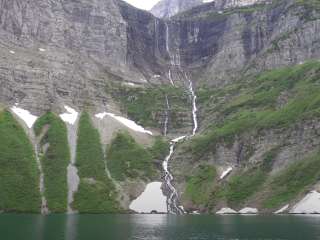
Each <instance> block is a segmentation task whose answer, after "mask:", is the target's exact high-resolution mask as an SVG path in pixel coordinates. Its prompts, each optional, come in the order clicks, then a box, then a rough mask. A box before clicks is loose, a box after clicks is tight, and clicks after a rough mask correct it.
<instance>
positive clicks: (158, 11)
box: [150, 0, 270, 18]
mask: <svg viewBox="0 0 320 240" xmlns="http://www.w3.org/2000/svg"><path fill="white" fill-rule="evenodd" d="M267 2H268V3H269V2H270V1H269V0H161V1H160V2H158V3H157V4H156V5H155V6H154V7H153V8H152V9H151V10H150V11H151V13H152V14H153V15H154V16H156V17H158V18H170V17H172V16H174V15H176V14H178V13H181V12H184V11H187V10H190V9H192V8H193V7H196V6H199V5H202V4H204V5H206V3H208V5H214V6H215V7H216V8H217V9H218V10H220V11H221V10H224V9H227V8H234V7H243V6H249V5H254V4H259V3H267Z"/></svg>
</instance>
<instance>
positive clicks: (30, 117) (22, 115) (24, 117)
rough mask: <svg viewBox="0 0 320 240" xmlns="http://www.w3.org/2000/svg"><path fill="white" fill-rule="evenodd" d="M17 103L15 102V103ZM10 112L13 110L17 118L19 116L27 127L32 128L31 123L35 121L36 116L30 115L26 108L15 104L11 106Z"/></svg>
mask: <svg viewBox="0 0 320 240" xmlns="http://www.w3.org/2000/svg"><path fill="white" fill-rule="evenodd" d="M16 105H17V104H16ZM11 110H12V112H14V113H15V114H16V115H17V116H18V117H19V118H21V119H22V120H23V121H24V122H25V123H26V125H27V126H28V128H32V126H33V124H34V123H35V122H36V121H37V119H38V117H37V116H35V115H32V114H31V113H30V112H29V111H28V110H25V109H22V108H19V107H17V106H13V107H12V108H11Z"/></svg>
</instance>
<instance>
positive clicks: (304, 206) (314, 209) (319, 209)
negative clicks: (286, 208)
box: [290, 191, 320, 214]
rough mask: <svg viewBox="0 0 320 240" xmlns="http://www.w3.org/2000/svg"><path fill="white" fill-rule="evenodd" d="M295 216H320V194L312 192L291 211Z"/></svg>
mask: <svg viewBox="0 0 320 240" xmlns="http://www.w3.org/2000/svg"><path fill="white" fill-rule="evenodd" d="M290 213H293V214H320V193H319V192H317V191H312V192H311V193H309V194H308V195H307V196H306V197H305V198H304V199H302V200H301V201H300V202H299V203H297V204H296V205H295V206H294V207H293V208H292V209H291V211H290Z"/></svg>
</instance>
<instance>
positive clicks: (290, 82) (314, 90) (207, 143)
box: [190, 62, 320, 156]
mask: <svg viewBox="0 0 320 240" xmlns="http://www.w3.org/2000/svg"><path fill="white" fill-rule="evenodd" d="M319 76H320V63H319V62H308V63H306V64H303V65H298V66H295V67H289V68H283V69H279V70H273V71H269V72H267V73H264V74H262V75H260V76H258V77H252V78H251V79H247V80H246V81H242V82H241V83H238V84H237V85H236V87H230V86H228V87H226V89H224V90H222V91H223V92H224V93H225V94H226V95H228V94H229V95H230V96H233V97H231V100H230V101H228V102H227V103H222V104H219V102H215V99H218V97H217V95H212V96H213V99H211V98H210V97H209V96H208V95H209V94H205V93H203V92H202V94H201V95H202V97H201V98H200V99H201V100H202V101H203V104H204V105H206V104H207V105H209V104H210V103H207V102H206V101H207V100H206V99H210V101H211V102H213V103H214V104H215V110H217V111H218V113H220V118H221V119H219V121H216V123H215V124H213V125H212V126H211V127H210V128H209V129H208V131H207V132H206V134H204V135H202V136H200V137H198V138H195V139H194V140H193V141H192V143H191V145H190V147H191V150H192V152H193V154H194V155H196V156H202V155H203V154H205V153H207V152H208V151H215V147H216V144H217V143H218V142H226V143H232V142H233V141H234V137H235V136H237V135H241V134H242V133H245V132H251V133H252V134H255V133H258V132H259V131H261V130H264V129H274V128H277V129H286V128H289V127H290V126H292V124H294V123H296V122H298V121H302V120H305V119H311V118H315V117H319V116H320V95H319V92H320V85H319V83H320V77H319ZM229 89H230V90H229ZM235 89H237V92H239V93H240V94H234V92H235V91H234V90H235ZM281 94H285V95H287V97H285V102H284V104H283V106H280V107H279V103H278V101H279V97H280V96H281Z"/></svg>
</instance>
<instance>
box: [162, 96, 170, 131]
mask: <svg viewBox="0 0 320 240" xmlns="http://www.w3.org/2000/svg"><path fill="white" fill-rule="evenodd" d="M169 111H170V105H169V99H168V96H167V95H166V111H165V119H164V127H163V135H164V136H167V133H168V123H169Z"/></svg>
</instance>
